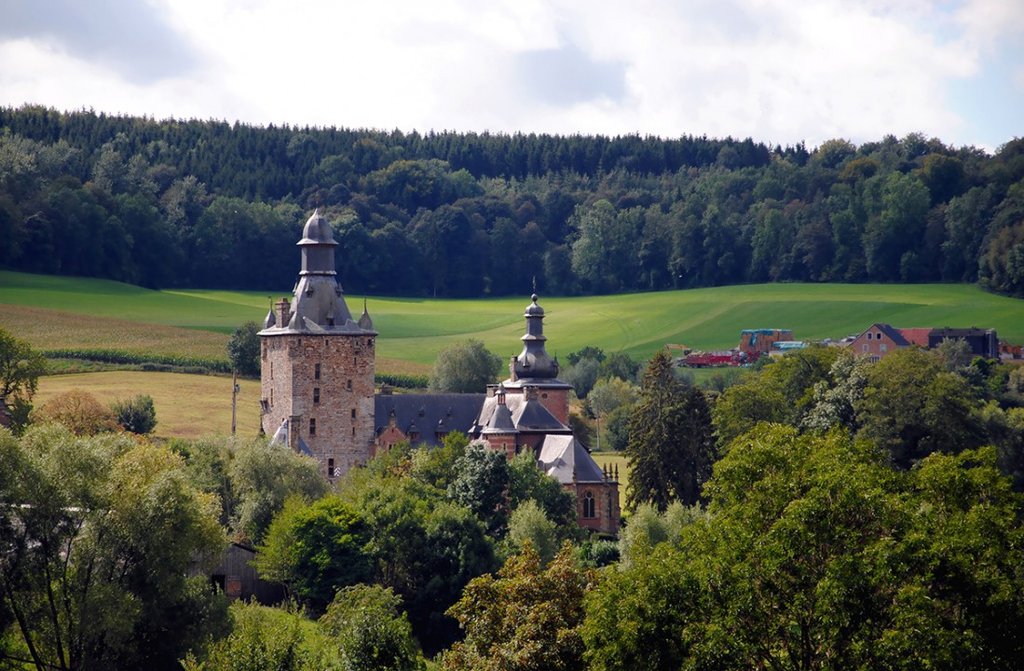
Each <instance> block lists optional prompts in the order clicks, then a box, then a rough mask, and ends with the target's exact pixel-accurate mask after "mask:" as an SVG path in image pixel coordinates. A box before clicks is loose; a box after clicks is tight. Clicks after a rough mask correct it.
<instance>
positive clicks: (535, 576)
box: [442, 545, 594, 671]
mask: <svg viewBox="0 0 1024 671" xmlns="http://www.w3.org/2000/svg"><path fill="white" fill-rule="evenodd" d="M593 581H594V576H593V574H592V573H591V572H590V571H588V570H585V569H580V568H578V567H577V566H576V564H575V562H574V560H573V551H572V547H571V546H569V545H565V546H563V547H562V550H561V551H560V552H559V553H558V554H557V555H556V556H555V558H554V559H553V560H552V561H551V562H550V563H549V564H548V565H547V567H544V565H543V564H542V562H541V558H540V555H539V554H537V551H536V550H534V549H533V547H532V546H530V545H527V546H526V547H525V548H524V549H523V552H522V553H520V554H518V555H514V556H512V557H511V558H510V559H509V560H508V561H507V562H506V563H505V565H504V566H503V567H502V568H501V570H500V571H499V572H498V575H497V576H494V575H490V574H488V575H484V576H481V577H479V578H476V579H475V580H473V581H472V582H470V583H469V585H467V586H466V589H465V591H464V592H463V594H462V598H461V599H460V600H459V602H458V603H456V604H455V605H454V606H452V608H451V610H449V613H450V614H451V615H452V616H453V617H454V618H456V619H457V620H458V621H459V625H460V626H461V627H462V628H463V629H464V630H465V632H466V637H465V639H464V640H462V641H459V642H458V643H456V644H455V645H453V646H452V647H451V648H450V649H449V650H448V652H446V653H445V655H444V657H443V660H442V667H443V668H444V669H447V670H448V671H499V670H502V671H528V670H533V669H550V670H551V671H573V670H580V671H582V669H584V668H585V665H584V663H583V639H582V638H581V636H580V626H581V624H582V622H583V596H584V594H585V593H586V592H587V590H588V589H589V588H590V586H591V584H592V583H593Z"/></svg>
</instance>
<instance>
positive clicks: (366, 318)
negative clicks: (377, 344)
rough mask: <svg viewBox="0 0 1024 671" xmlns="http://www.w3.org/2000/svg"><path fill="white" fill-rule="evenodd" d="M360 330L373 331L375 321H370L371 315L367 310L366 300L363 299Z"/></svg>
mask: <svg viewBox="0 0 1024 671" xmlns="http://www.w3.org/2000/svg"><path fill="white" fill-rule="evenodd" d="M359 328H361V329H363V330H364V331H372V330H373V320H372V319H370V313H369V312H368V311H367V309H366V299H365V298H364V299H363V314H362V315H360V317H359Z"/></svg>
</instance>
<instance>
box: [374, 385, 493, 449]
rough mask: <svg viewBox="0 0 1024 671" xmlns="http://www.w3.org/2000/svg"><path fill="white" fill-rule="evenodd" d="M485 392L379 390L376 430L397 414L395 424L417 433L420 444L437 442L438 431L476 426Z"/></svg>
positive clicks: (404, 431)
mask: <svg viewBox="0 0 1024 671" xmlns="http://www.w3.org/2000/svg"><path fill="white" fill-rule="evenodd" d="M485 397H486V395H485V394H377V395H376V396H374V397H373V411H374V417H375V418H376V422H377V427H376V429H377V433H380V432H381V431H383V430H384V427H386V426H387V425H388V422H389V421H390V418H391V413H394V415H395V426H397V427H398V428H399V429H400V430H401V431H402V432H403V433H405V434H406V435H409V434H410V433H413V432H415V433H418V434H419V437H418V438H417V439H416V443H417V444H423V445H438V444H439V441H438V440H437V435H436V434H437V433H438V432H441V433H448V432H450V431H461V432H463V433H467V432H468V431H469V430H470V428H471V427H473V426H475V424H476V421H475V420H476V419H477V417H478V416H479V415H480V408H481V407H482V406H483V403H484V398H485Z"/></svg>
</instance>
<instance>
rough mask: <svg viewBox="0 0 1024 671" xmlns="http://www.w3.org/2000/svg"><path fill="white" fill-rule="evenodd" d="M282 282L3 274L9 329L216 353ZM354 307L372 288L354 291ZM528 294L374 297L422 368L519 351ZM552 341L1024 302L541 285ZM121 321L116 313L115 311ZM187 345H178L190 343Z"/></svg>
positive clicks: (848, 325)
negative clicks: (442, 358) (552, 293)
mask: <svg viewBox="0 0 1024 671" xmlns="http://www.w3.org/2000/svg"><path fill="white" fill-rule="evenodd" d="M270 295H272V296H273V297H274V298H277V297H279V296H282V295H287V288H285V289H283V290H281V291H279V292H277V293H274V294H269V293H268V292H229V291H199V290H188V291H151V290H147V289H142V288H139V287H133V286H129V285H125V284H120V283H117V282H109V281H105V280H93V279H78V278H65V277H50V276H40V275H27V274H23V273H10V272H0V327H2V328H6V329H9V330H12V331H15V332H17V333H19V334H20V335H21V337H23V338H26V339H28V340H29V341H30V342H32V343H33V344H34V345H36V346H37V347H44V348H47V349H55V348H59V347H60V348H86V347H89V348H93V347H97V346H99V345H97V344H96V343H97V342H104V341H105V342H107V343H109V344H108V345H107V346H108V347H110V348H115V349H116V348H135V351H150V350H151V351H157V350H160V351H164V350H173V351H175V352H178V353H181V354H194V355H197V356H199V355H201V356H221V355H222V354H223V343H226V341H227V334H229V333H230V332H231V330H232V329H233V328H234V327H235V326H237V325H238V324H241V323H242V322H244V321H247V320H255V321H260V320H261V319H262V318H263V317H264V315H265V314H266V311H267V308H268V305H269V302H270V301H269V296H270ZM347 300H348V305H349V309H350V310H352V312H353V313H354V315H355V316H358V314H359V313H360V312H361V311H362V305H363V298H362V297H360V296H351V295H350V296H348V297H347ZM527 303H528V299H527V298H525V297H523V298H515V299H509V298H503V299H491V300H433V299H402V298H373V297H371V298H369V299H368V300H367V304H368V307H369V311H370V314H371V316H372V317H373V320H374V323H375V326H376V328H377V330H378V331H379V332H380V334H381V335H380V339H379V341H378V343H379V344H378V354H379V357H380V360H379V365H378V368H379V369H380V370H381V371H382V372H395V373H398V372H424V371H426V370H428V369H429V366H430V364H431V363H432V362H433V360H434V358H435V356H436V354H437V352H438V351H439V350H440V349H441V348H443V347H445V346H446V345H448V344H450V343H452V342H455V341H458V340H462V339H465V338H469V337H473V338H479V339H481V340H483V341H484V343H485V344H486V345H487V346H488V347H489V348H490V349H491V350H492V351H494V352H496V353H498V354H499V355H501V356H502V357H503V358H505V357H508V356H511V355H514V354H517V353H518V352H519V349H520V343H519V338H520V336H521V335H522V333H523V319H522V314H523V308H525V307H526V305H527ZM541 304H542V305H543V306H544V308H545V310H546V311H547V319H546V320H545V332H546V334H547V335H548V338H549V343H548V346H549V350H550V351H551V352H552V353H553V354H559V355H562V356H563V358H564V355H565V354H567V353H568V352H571V351H574V350H576V349H579V348H580V347H583V346H584V345H588V344H590V345H596V346H599V347H602V348H604V349H605V350H607V351H615V350H625V351H627V352H628V353H630V354H631V355H633V356H635V357H638V358H641V357H647V356H649V355H650V354H651V353H652V352H653V351H654V350H656V349H657V348H659V347H661V346H662V345H664V344H665V343H679V344H685V345H689V346H691V347H695V348H701V349H722V348H728V347H732V346H734V345H736V343H737V342H738V340H739V332H740V330H741V329H745V328H762V327H775V328H789V329H792V331H793V335H794V337H795V338H798V339H822V338H828V337H831V338H840V337H842V336H845V335H848V334H851V333H858V332H860V331H862V330H863V329H864V328H866V327H867V326H869V325H870V324H871V323H872V322H875V321H884V322H889V323H891V324H893V325H895V326H903V327H907V326H984V327H990V328H995V329H997V330H998V331H999V335H1000V337H1001V338H1003V339H1006V340H1009V341H1011V342H1024V301H1021V300H1019V299H1013V298H1007V297H1005V296H997V295H994V294H989V293H985V292H983V291H981V290H980V289H978V288H977V287H976V286H973V285H962V284H923V285H863V284H859V285H844V284H764V285H746V286H731V287H716V288H710V289H695V290H688V291H667V292H658V293H647V294H628V295H617V296H592V297H582V298H579V297H576V298H560V297H542V299H541ZM106 320H117V321H106ZM183 349H184V350H188V351H181V350H183Z"/></svg>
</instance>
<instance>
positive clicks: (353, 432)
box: [352, 426, 356, 436]
mask: <svg viewBox="0 0 1024 671" xmlns="http://www.w3.org/2000/svg"><path fill="white" fill-rule="evenodd" d="M352 435H353V436H354V435H356V427H354V426H353V427H352Z"/></svg>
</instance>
